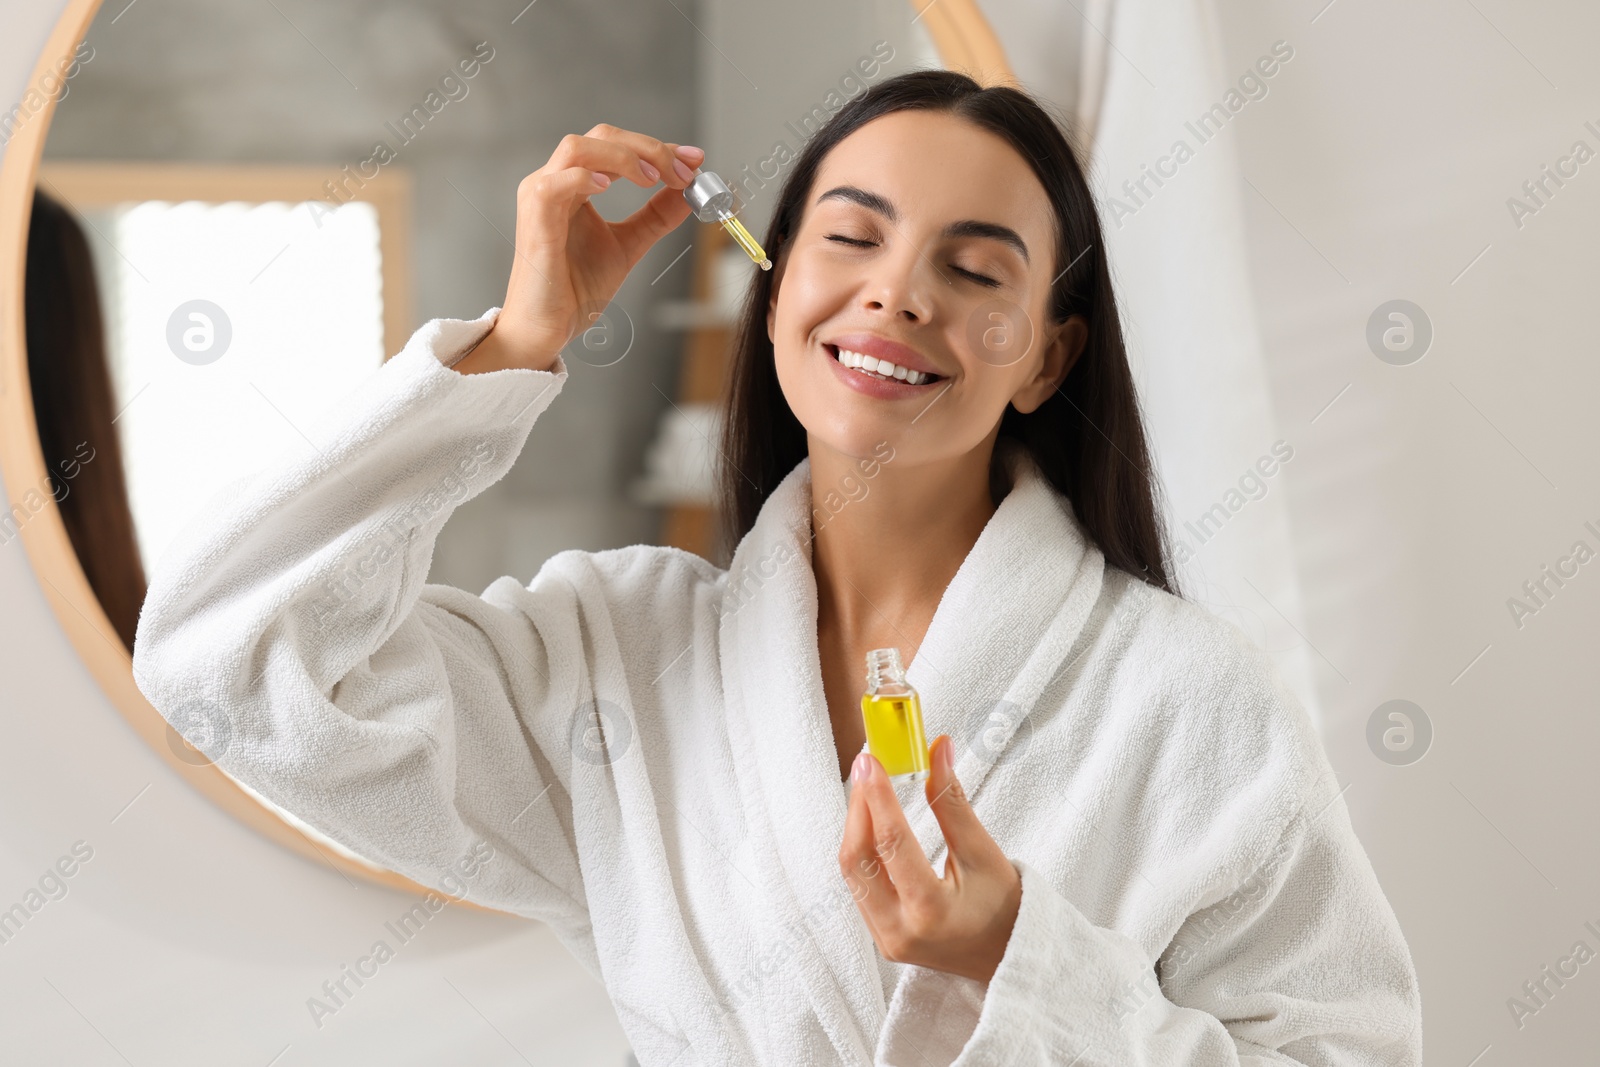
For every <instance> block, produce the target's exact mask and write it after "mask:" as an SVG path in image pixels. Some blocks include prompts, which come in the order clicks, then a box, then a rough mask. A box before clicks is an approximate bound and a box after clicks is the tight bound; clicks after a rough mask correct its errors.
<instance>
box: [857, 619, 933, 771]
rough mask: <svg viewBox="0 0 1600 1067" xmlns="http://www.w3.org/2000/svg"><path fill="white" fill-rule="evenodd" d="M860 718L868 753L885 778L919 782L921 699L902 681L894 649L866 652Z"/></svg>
mask: <svg viewBox="0 0 1600 1067" xmlns="http://www.w3.org/2000/svg"><path fill="white" fill-rule="evenodd" d="M861 717H862V719H863V720H864V721H865V723H866V728H867V751H869V752H871V753H872V754H873V755H874V756H875V757H877V760H878V762H879V763H881V764H883V769H884V770H885V771H886V772H888V775H889V781H891V782H894V783H897V784H898V783H900V782H920V781H922V780H923V779H925V778H927V777H928V740H927V738H926V737H925V736H923V732H922V701H921V700H920V699H919V698H918V697H917V691H916V690H915V689H913V688H911V684H910V683H909V682H907V681H906V670H905V668H904V667H903V666H901V664H900V650H899V649H898V648H875V649H873V650H872V651H871V652H868V653H867V691H866V692H865V693H863V694H862V695H861Z"/></svg>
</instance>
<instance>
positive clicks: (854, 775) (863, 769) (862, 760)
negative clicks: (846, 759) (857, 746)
mask: <svg viewBox="0 0 1600 1067" xmlns="http://www.w3.org/2000/svg"><path fill="white" fill-rule="evenodd" d="M867 759H868V756H867V754H866V753H865V752H858V753H856V761H855V762H854V763H853V764H851V765H850V780H851V781H852V782H855V783H856V784H857V785H859V784H861V783H862V782H864V781H866V780H867V775H869V774H871V773H872V769H871V768H870V767H868V766H867Z"/></svg>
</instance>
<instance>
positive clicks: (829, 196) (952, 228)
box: [816, 185, 1030, 262]
mask: <svg viewBox="0 0 1600 1067" xmlns="http://www.w3.org/2000/svg"><path fill="white" fill-rule="evenodd" d="M824 200H845V201H848V202H850V203H852V204H860V205H861V206H862V207H864V208H866V209H867V210H868V211H874V212H876V213H878V214H879V215H882V216H883V217H884V218H886V219H888V220H889V221H890V222H899V221H900V213H899V212H897V211H896V210H895V208H894V205H893V204H891V203H890V202H889V201H888V199H887V198H886V197H883V196H881V195H879V194H878V193H873V192H868V191H867V190H865V189H861V188H858V187H856V186H854V185H839V186H835V187H834V188H832V189H829V190H828V191H827V192H825V193H823V194H822V195H821V196H819V197H817V199H816V202H817V203H819V204H820V203H822V202H823V201H824ZM943 236H945V237H989V238H992V239H994V240H996V241H1000V242H1003V243H1004V244H1008V245H1010V246H1011V247H1012V248H1014V249H1016V250H1017V252H1018V254H1020V255H1021V256H1022V259H1023V262H1030V261H1029V259H1028V245H1027V242H1025V241H1024V240H1023V239H1022V235H1021V234H1019V233H1017V231H1016V230H1013V229H1012V228H1011V227H1009V226H1002V225H1000V224H999V223H998V222H980V221H979V220H977V219H962V220H961V221H960V222H952V223H951V224H950V225H948V226H946V227H945V228H944V232H943Z"/></svg>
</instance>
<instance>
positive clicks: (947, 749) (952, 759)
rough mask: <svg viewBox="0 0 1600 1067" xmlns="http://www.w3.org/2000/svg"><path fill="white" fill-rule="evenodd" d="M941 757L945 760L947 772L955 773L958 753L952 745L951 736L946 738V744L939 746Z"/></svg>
mask: <svg viewBox="0 0 1600 1067" xmlns="http://www.w3.org/2000/svg"><path fill="white" fill-rule="evenodd" d="M939 759H940V760H941V761H943V763H944V769H945V771H946V773H948V774H954V773H955V772H956V753H955V749H954V748H953V747H951V745H950V739H949V738H946V739H945V742H944V744H942V745H940V746H939Z"/></svg>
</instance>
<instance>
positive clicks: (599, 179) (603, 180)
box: [594, 171, 611, 189]
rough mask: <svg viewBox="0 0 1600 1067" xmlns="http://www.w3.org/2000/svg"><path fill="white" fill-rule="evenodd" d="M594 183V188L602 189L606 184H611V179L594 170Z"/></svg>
mask: <svg viewBox="0 0 1600 1067" xmlns="http://www.w3.org/2000/svg"><path fill="white" fill-rule="evenodd" d="M594 184H595V187H596V188H598V189H604V188H605V187H606V186H608V185H610V184H611V179H610V178H608V177H606V176H605V175H604V174H601V173H600V172H599V171H595V173H594Z"/></svg>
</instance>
